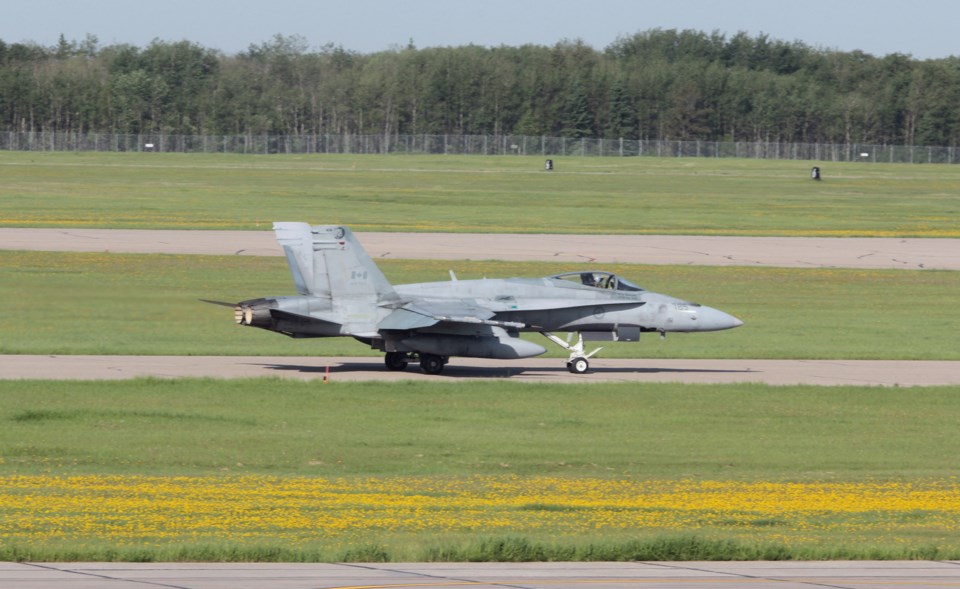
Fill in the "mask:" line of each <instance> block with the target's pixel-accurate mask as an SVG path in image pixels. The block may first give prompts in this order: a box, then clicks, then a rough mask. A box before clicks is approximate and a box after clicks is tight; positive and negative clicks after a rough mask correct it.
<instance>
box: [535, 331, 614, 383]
mask: <svg viewBox="0 0 960 589" xmlns="http://www.w3.org/2000/svg"><path fill="white" fill-rule="evenodd" d="M540 334H541V335H542V336H543V337H545V338H547V339H549V340H550V341H552V342H553V343H555V344H557V345H558V346H560V347H561V348H564V349H565V350H568V351H569V352H570V357H569V358H568V359H567V370H569V371H570V372H572V373H573V374H583V373H585V372H586V371H588V370H590V362H588V360H589V359H590V358H591V357H593V355H594V354H596V353H597V352H599V351H600V350H602V349H603V348H602V347H601V348H597V349H596V350H593V351H592V352H590V353H589V354H587V353H585V352H584V349H583V335H582V334H581V333H579V332H577V343H575V344H573V345H570V343H569V342H565V341H563V340H562V339H560V338H558V337H557V336H555V335H553V334H552V333H550V332H548V331H541V332H540Z"/></svg>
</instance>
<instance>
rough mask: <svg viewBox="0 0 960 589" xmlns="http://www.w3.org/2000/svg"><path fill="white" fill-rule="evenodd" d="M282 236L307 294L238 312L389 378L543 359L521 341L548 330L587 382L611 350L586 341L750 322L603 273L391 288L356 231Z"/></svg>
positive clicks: (539, 349) (327, 229) (300, 230)
mask: <svg viewBox="0 0 960 589" xmlns="http://www.w3.org/2000/svg"><path fill="white" fill-rule="evenodd" d="M273 228H274V231H275V233H276V237H277V241H278V242H279V243H280V246H281V247H282V248H283V252H284V254H285V255H286V258H287V263H288V264H289V266H290V272H291V273H292V274H293V282H294V284H295V286H296V289H297V295H296V296H277V297H267V298H259V299H251V300H248V301H243V302H241V303H239V304H237V305H236V307H235V317H236V322H237V323H239V324H240V325H248V326H251V327H259V328H261V329H266V330H269V331H275V332H277V333H282V334H284V335H287V336H290V337H294V338H313V337H340V336H347V337H352V338H354V339H356V340H359V341H361V342H363V343H364V344H367V345H369V346H370V347H371V348H373V349H376V350H380V351H381V352H385V356H384V361H385V363H386V367H387V368H388V369H389V370H404V369H405V368H406V367H407V366H408V364H409V363H410V362H419V364H420V369H421V370H422V371H423V372H425V373H427V374H440V373H441V372H442V371H443V368H444V366H445V365H446V364H447V362H448V361H449V359H450V358H452V357H457V356H461V357H471V358H496V359H503V360H509V359H517V358H529V357H532V356H538V355H540V354H543V353H544V352H546V351H547V350H546V348H544V347H543V346H541V345H539V344H537V343H534V342H531V341H528V340H525V339H521V338H520V337H519V334H520V333H522V332H539V333H541V334H543V335H544V336H545V337H546V338H548V339H549V340H551V341H552V342H554V343H556V344H557V345H559V346H561V347H563V348H564V349H566V350H567V351H568V352H569V357H568V359H567V368H568V369H569V370H570V372H572V373H575V374H583V373H585V372H587V371H589V369H590V363H589V359H590V358H591V357H592V356H593V355H594V354H596V353H597V352H598V351H599V350H600V348H597V349H595V350H592V351H590V352H586V351H585V348H584V343H583V342H584V341H637V340H639V338H640V334H641V333H643V332H659V333H660V334H661V336H665V335H666V333H668V332H693V331H718V330H722V329H731V328H733V327H738V326H740V325H742V324H743V323H742V322H741V321H740V320H739V319H737V318H736V317H733V316H732V315H728V314H727V313H724V312H723V311H719V310H717V309H713V308H711V307H707V306H704V305H700V304H697V303H692V302H689V301H685V300H681V299H676V298H673V297H669V296H666V295H662V294H657V293H655V292H650V291H647V290H644V289H643V288H640V287H639V286H637V285H635V284H633V283H632V282H630V281H628V280H626V279H624V278H623V277H621V276H617V275H615V274H612V273H609V272H603V271H599V270H597V271H580V272H571V273H566V274H556V275H553V276H546V277H544V278H506V279H486V278H484V279H481V280H458V279H457V278H456V276H455V275H454V273H453V272H452V271H451V273H450V280H449V281H445V282H428V283H420V284H403V285H391V284H390V283H389V282H388V281H387V279H386V277H385V276H384V275H383V273H382V272H381V271H380V269H379V268H378V267H377V265H376V264H375V263H374V262H373V260H371V259H370V256H369V255H368V254H367V252H366V251H364V249H363V247H361V245H360V243H359V242H358V241H357V239H356V238H355V237H354V235H353V233H352V232H351V231H350V229H349V228H347V227H343V226H339V225H317V226H313V227H311V226H310V225H308V224H307V223H274V225H273ZM230 305H231V306H233V304H232V303H230ZM553 332H567V333H569V334H570V336H568V338H567V339H566V340H565V339H563V338H560V337H558V336H556V335H554V333H553ZM573 334H576V335H577V339H576V342H575V343H570V342H571V338H572V335H573Z"/></svg>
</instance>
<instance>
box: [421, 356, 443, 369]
mask: <svg viewBox="0 0 960 589" xmlns="http://www.w3.org/2000/svg"><path fill="white" fill-rule="evenodd" d="M443 365H444V362H443V358H442V357H441V356H434V355H433V354H420V370H422V371H423V372H424V374H440V373H441V372H443Z"/></svg>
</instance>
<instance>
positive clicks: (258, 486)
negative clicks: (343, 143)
mask: <svg viewBox="0 0 960 589" xmlns="http://www.w3.org/2000/svg"><path fill="white" fill-rule="evenodd" d="M958 525H960V483H958V482H957V481H955V480H950V481H923V482H865V483H864V482H860V483H773V482H746V483H745V482H729V481H632V480H607V479H564V478H545V477H526V478H525V477H467V478H436V477H422V478H418V477H400V478H355V479H353V478H350V479H347V478H341V479H324V478H279V477H267V476H230V477H147V476H97V475H89V476H63V477H57V476H6V477H0V543H2V542H23V543H30V544H35V543H40V544H42V543H44V542H47V541H50V540H55V539H56V540H99V541H107V542H117V543H121V544H123V543H131V542H163V541H219V540H231V541H245V540H251V541H282V542H288V543H293V544H297V543H302V542H308V541H316V540H322V539H334V538H338V537H339V538H342V537H346V536H351V537H355V536H356V535H358V534H359V535H363V534H371V533H373V534H380V533H432V534H436V533H449V532H454V533H456V532H461V533H463V532H466V533H470V532H483V533H498V532H505V533H529V532H538V533H548V534H551V535H582V534H585V533H597V532H599V533H604V532H613V531H618V532H624V531H629V532H677V531H693V530H714V531H716V530H720V531H723V530H728V531H729V530H738V529H740V530H743V529H758V528H770V527H775V528H776V530H777V532H778V535H782V534H809V533H814V534H816V533H820V532H827V531H830V530H842V531H845V532H857V533H868V534H869V533H875V532H882V533H883V534H885V535H889V534H909V533H912V532H914V531H916V530H923V531H925V532H927V533H933V534H934V535H942V534H943V533H944V532H949V531H953V530H956V529H957V528H958Z"/></svg>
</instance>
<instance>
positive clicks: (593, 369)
mask: <svg viewBox="0 0 960 589" xmlns="http://www.w3.org/2000/svg"><path fill="white" fill-rule="evenodd" d="M638 353H642V350H639V351H638ZM52 375H55V378H60V379H71V380H122V379H130V378H138V377H157V378H178V377H210V378H252V377H274V376H275V377H281V378H291V379H298V380H314V381H321V382H322V381H324V380H327V381H328V382H346V381H357V380H367V381H369V380H377V381H397V380H423V381H431V382H438V381H439V382H443V381H447V382H449V381H455V380H469V379H480V380H490V379H509V380H510V381H513V382H560V383H581V384H586V383H591V382H684V383H701V384H708V383H709V384H718V383H744V382H752V383H765V384H772V385H794V384H807V385H824V386H835V385H860V386H864V385H865V386H901V387H910V386H933V385H960V361H956V362H913V361H887V360H662V359H660V360H653V359H649V358H648V359H643V358H640V359H606V358H593V359H591V361H590V371H589V372H588V373H587V374H571V373H570V372H568V371H567V369H566V366H565V365H564V361H563V360H562V359H560V358H526V359H523V360H488V359H483V358H452V359H451V361H450V364H448V365H447V366H446V367H445V368H444V371H443V373H442V374H440V375H428V374H423V373H421V372H420V369H419V367H418V366H416V365H411V366H409V367H408V368H407V369H406V370H404V371H402V372H393V371H390V370H387V369H386V368H385V367H384V364H383V360H382V358H379V357H377V358H372V357H360V358H346V357H332V358H322V357H314V356H311V357H289V356H26V355H24V356H0V378H2V379H47V378H51V376H52Z"/></svg>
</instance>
